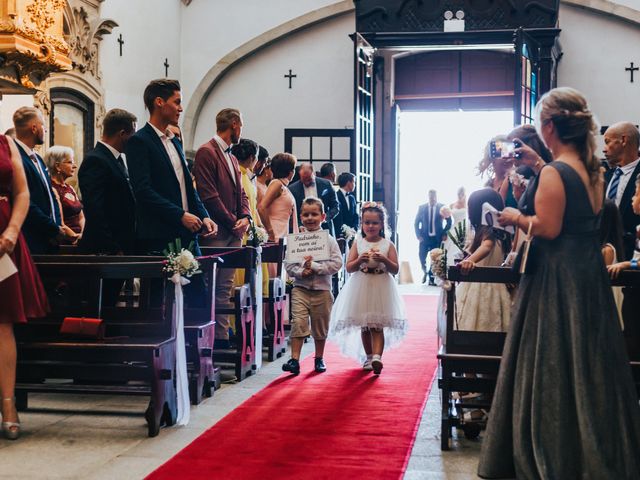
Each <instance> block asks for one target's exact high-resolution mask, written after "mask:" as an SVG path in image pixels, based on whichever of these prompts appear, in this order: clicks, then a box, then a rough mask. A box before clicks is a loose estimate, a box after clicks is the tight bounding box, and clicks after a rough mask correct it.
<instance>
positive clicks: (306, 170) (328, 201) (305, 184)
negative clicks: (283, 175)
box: [289, 162, 340, 237]
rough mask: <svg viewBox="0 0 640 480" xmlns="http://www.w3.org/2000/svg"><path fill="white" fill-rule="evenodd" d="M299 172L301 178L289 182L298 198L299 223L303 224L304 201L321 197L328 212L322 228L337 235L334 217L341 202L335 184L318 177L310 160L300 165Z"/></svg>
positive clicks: (290, 187)
mask: <svg viewBox="0 0 640 480" xmlns="http://www.w3.org/2000/svg"><path fill="white" fill-rule="evenodd" d="M299 173H300V180H298V181H297V182H293V183H291V184H289V190H290V191H291V193H292V194H293V198H295V200H296V211H297V212H298V218H299V220H298V224H300V225H302V220H300V209H301V208H302V201H303V200H304V199H305V198H309V197H315V198H319V199H320V200H322V203H323V204H324V211H325V213H326V220H325V222H324V223H323V224H322V228H323V229H325V230H329V233H330V234H331V235H332V236H334V237H335V235H336V234H335V231H334V228H333V219H334V218H335V217H336V215H338V212H339V211H340V204H339V203H338V197H337V195H336V191H335V190H334V189H333V185H332V184H331V182H329V181H328V180H325V179H324V178H317V177H316V174H315V172H314V171H313V165H311V163H309V162H303V163H302V164H301V165H300V170H299Z"/></svg>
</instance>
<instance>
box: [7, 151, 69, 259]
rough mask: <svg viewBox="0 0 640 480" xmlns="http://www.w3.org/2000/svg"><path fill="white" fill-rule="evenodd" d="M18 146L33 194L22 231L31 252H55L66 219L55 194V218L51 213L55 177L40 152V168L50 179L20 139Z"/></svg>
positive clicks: (30, 192) (30, 191) (31, 194)
mask: <svg viewBox="0 0 640 480" xmlns="http://www.w3.org/2000/svg"><path fill="white" fill-rule="evenodd" d="M16 146H17V147H18V151H19V152H20V157H21V158H22V164H23V166H24V173H25V175H26V177H27V185H28V186H29V195H30V197H29V212H28V213H27V218H26V219H25V221H24V225H23V226H22V233H23V234H24V237H25V238H26V239H27V245H29V250H30V251H31V253H33V254H38V253H54V252H56V251H57V249H58V247H57V245H56V242H55V238H56V236H58V233H59V232H60V224H61V223H62V220H61V217H60V208H59V207H58V202H57V201H56V200H55V196H54V197H53V199H54V200H53V217H52V216H51V202H50V201H49V193H48V192H51V195H52V196H53V195H54V194H53V187H52V186H51V178H49V174H48V173H47V167H45V165H44V162H43V161H42V158H41V157H40V155H38V154H36V157H38V163H39V164H40V168H41V169H42V171H43V172H44V174H45V176H46V178H47V181H46V183H45V182H44V181H43V180H42V177H41V176H40V173H39V172H38V169H37V168H36V166H35V165H34V164H33V160H31V158H30V157H29V155H27V152H26V151H25V150H24V148H22V146H21V145H19V144H18V142H16ZM47 190H48V191H47Z"/></svg>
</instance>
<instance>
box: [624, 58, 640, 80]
mask: <svg viewBox="0 0 640 480" xmlns="http://www.w3.org/2000/svg"><path fill="white" fill-rule="evenodd" d="M625 70H626V71H627V72H629V73H631V83H633V73H634V72H637V71H638V70H640V67H635V66H634V65H633V62H631V66H630V67H627V68H625Z"/></svg>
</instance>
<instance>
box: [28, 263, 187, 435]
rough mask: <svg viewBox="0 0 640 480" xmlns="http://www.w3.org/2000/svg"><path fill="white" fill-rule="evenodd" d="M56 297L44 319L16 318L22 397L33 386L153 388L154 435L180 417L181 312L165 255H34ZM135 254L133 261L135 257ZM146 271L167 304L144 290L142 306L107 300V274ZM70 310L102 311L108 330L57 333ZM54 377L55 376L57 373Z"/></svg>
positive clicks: (149, 414) (133, 391)
mask: <svg viewBox="0 0 640 480" xmlns="http://www.w3.org/2000/svg"><path fill="white" fill-rule="evenodd" d="M34 260H35V262H36V266H37V267H38V271H39V272H40V276H41V278H42V281H43V284H44V285H45V289H46V291H47V294H48V297H49V302H50V305H51V313H50V314H49V315H48V316H47V317H45V318H42V319H34V320H31V321H30V322H28V323H26V324H19V325H16V328H15V332H16V339H17V345H18V352H19V353H18V365H17V383H16V398H17V403H18V406H19V408H20V409H26V408H28V394H29V392H56V393H80V392H81V393H96V394H105V393H113V394H127V395H145V396H149V397H150V399H149V404H148V407H147V409H146V412H145V418H146V420H147V425H148V434H149V436H152V437H153V436H156V435H157V434H158V432H159V429H160V426H162V425H167V426H170V425H173V424H174V423H175V420H176V416H177V411H176V398H177V397H176V388H175V383H174V382H175V362H176V356H175V318H174V315H173V310H174V309H173V305H174V293H173V284H169V282H168V281H166V279H165V277H166V273H165V272H164V271H163V263H162V262H160V261H146V262H140V261H136V260H137V259H136V258H128V257H117V258H115V259H114V258H110V259H107V258H106V257H97V256H88V257H75V258H73V260H71V261H70V258H62V257H61V256H34ZM129 260H130V261H129ZM129 277H136V278H140V279H141V286H142V290H143V291H145V290H146V285H147V284H148V283H149V282H151V281H160V282H162V284H163V290H162V291H163V297H162V301H161V305H158V306H155V305H152V304H151V303H150V302H149V301H148V299H149V296H148V295H147V296H146V298H145V297H144V296H142V297H141V299H140V302H139V304H138V306H136V307H109V308H106V307H103V306H102V305H101V286H102V281H103V279H123V278H129ZM65 317H89V318H101V319H102V320H103V321H104V322H105V325H106V338H105V339H104V340H99V339H86V338H79V337H70V336H67V335H63V334H60V333H59V329H60V325H61V323H62V320H63V319H64V318H65ZM51 380H55V381H51Z"/></svg>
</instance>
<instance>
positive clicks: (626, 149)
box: [603, 122, 640, 260]
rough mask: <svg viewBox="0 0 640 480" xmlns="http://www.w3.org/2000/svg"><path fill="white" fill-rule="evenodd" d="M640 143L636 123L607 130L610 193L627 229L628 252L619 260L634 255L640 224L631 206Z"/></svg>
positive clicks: (605, 144)
mask: <svg viewBox="0 0 640 480" xmlns="http://www.w3.org/2000/svg"><path fill="white" fill-rule="evenodd" d="M639 146H640V132H638V129H637V127H636V126H635V125H634V124H633V123H630V122H620V123H616V124H614V125H611V126H610V127H609V128H608V129H607V131H606V132H605V133H604V149H603V152H604V155H605V157H606V158H607V161H608V162H609V165H610V166H611V170H609V171H608V172H607V173H606V174H605V181H606V182H607V190H606V196H607V198H609V199H611V200H613V201H614V202H615V204H616V205H617V206H618V209H619V210H620V215H621V217H622V225H623V230H624V237H623V243H624V250H625V251H624V252H619V253H618V259H619V260H629V259H631V257H632V256H633V245H634V241H635V237H636V226H637V225H639V224H640V215H636V214H635V213H634V212H633V209H632V208H631V197H633V194H634V192H635V179H636V177H637V176H638V174H640V160H639V159H638V148H639ZM623 255H624V258H623Z"/></svg>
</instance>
